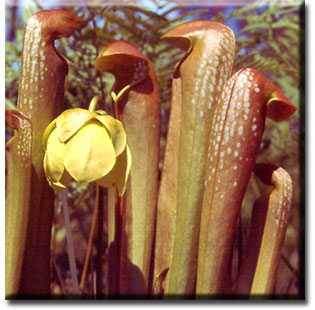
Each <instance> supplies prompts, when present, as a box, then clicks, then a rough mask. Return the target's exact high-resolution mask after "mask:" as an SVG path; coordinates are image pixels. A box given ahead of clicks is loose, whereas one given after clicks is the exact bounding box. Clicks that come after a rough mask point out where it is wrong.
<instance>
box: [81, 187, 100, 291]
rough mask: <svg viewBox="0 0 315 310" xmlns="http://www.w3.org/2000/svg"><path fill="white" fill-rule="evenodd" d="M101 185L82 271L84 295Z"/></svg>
mask: <svg viewBox="0 0 315 310" xmlns="http://www.w3.org/2000/svg"><path fill="white" fill-rule="evenodd" d="M99 188H100V187H99V185H96V194H95V204H94V212H93V219H92V226H91V230H90V236H89V243H88V248H87V252H86V256H85V261H84V266H83V271H82V277H81V282H80V292H81V294H82V292H83V289H84V282H85V278H86V272H87V267H88V265H89V261H90V256H91V251H92V244H93V236H94V231H95V226H96V219H97V215H98V212H97V211H98V201H99Z"/></svg>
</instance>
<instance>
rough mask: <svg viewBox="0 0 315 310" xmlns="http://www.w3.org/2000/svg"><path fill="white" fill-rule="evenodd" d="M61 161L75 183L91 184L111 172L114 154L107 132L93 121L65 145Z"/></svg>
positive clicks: (114, 158) (114, 159)
mask: <svg viewBox="0 0 315 310" xmlns="http://www.w3.org/2000/svg"><path fill="white" fill-rule="evenodd" d="M63 160H64V165H65V168H66V169H67V170H68V172H69V173H70V174H71V176H72V177H73V178H74V179H75V180H76V181H78V182H93V181H96V180H98V179H100V178H102V177H103V176H104V175H106V174H107V173H108V172H109V171H111V169H112V168H113V167H114V165H115V162H116V153H115V149H114V146H113V144H112V141H111V139H110V136H109V134H108V132H107V130H106V129H105V128H104V126H103V125H102V124H100V123H99V122H98V121H95V120H93V121H90V122H88V123H86V124H85V125H84V126H83V127H82V128H81V129H80V130H79V131H78V132H77V133H76V134H75V135H74V136H73V137H72V138H71V139H70V140H69V141H68V142H67V143H66V147H65V151H64V156H63Z"/></svg>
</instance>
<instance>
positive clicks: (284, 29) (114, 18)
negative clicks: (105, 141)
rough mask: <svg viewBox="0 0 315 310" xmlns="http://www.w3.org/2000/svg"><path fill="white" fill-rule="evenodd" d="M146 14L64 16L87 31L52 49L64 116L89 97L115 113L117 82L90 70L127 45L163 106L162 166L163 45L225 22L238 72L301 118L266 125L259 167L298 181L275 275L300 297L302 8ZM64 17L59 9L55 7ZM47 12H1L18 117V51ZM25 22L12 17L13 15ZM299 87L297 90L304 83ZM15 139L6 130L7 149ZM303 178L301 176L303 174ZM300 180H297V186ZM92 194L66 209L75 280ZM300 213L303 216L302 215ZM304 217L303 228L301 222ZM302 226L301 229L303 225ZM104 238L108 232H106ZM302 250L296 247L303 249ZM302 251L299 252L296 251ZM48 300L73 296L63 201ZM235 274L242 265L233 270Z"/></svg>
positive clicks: (167, 60)
mask: <svg viewBox="0 0 315 310" xmlns="http://www.w3.org/2000/svg"><path fill="white" fill-rule="evenodd" d="M148 2H149V3H150V7H152V8H151V9H147V8H144V7H143V6H141V5H139V6H119V5H117V6H107V7H87V6H76V7H69V6H66V7H63V8H66V9H68V10H71V11H73V12H75V13H77V14H78V15H80V16H82V17H84V18H85V19H86V20H87V23H86V24H85V25H84V26H83V28H82V29H80V30H79V31H77V32H75V33H74V35H73V36H72V37H71V38H70V39H62V40H60V41H58V42H56V47H57V50H58V52H59V53H60V54H61V55H63V57H65V58H66V59H67V61H68V64H69V69H70V70H69V78H68V87H67V91H66V94H65V108H66V109H68V108H74V107H81V108H88V104H89V101H90V100H91V98H92V97H93V96H95V95H101V96H102V97H103V98H104V99H105V102H106V107H105V109H106V110H107V111H108V112H112V106H111V99H110V95H109V94H110V89H111V87H112V85H113V82H114V79H113V77H112V76H111V75H109V74H100V73H99V72H97V71H96V69H95V68H94V65H93V63H94V60H95V59H96V57H97V56H98V54H99V53H100V52H101V51H102V49H103V48H104V47H105V46H106V45H107V44H108V43H109V42H111V41H113V40H120V39H122V40H125V41H128V42H130V43H132V44H134V45H135V46H136V47H137V48H138V49H139V50H140V51H141V52H142V53H143V54H145V55H146V56H147V57H148V58H149V59H150V60H151V61H152V63H153V65H154V68H155V70H156V73H157V76H158V81H159V86H160V90H161V99H162V138H161V146H162V148H161V158H162V154H163V148H164V145H165V137H166V132H167V121H168V115H169V109H170V97H171V83H172V72H173V69H174V66H175V64H176V63H177V62H178V60H179V59H180V58H181V57H182V56H183V52H182V51H180V50H178V49H175V48H173V47H171V46H170V45H167V44H166V43H164V42H163V41H162V40H161V39H160V37H161V36H162V35H163V34H164V33H165V32H166V31H167V30H169V29H170V28H172V27H174V26H175V25H177V24H180V23H183V22H185V21H189V20H195V19H207V20H216V21H220V22H223V23H225V24H227V25H228V26H230V27H231V28H232V29H233V31H234V33H235V36H236V44H237V46H236V57H235V67H234V72H236V71H237V70H239V69H241V68H243V67H247V66H252V67H254V68H256V69H257V70H259V71H261V72H262V73H264V74H265V75H266V76H267V77H268V78H269V79H270V80H271V81H272V82H273V83H274V84H276V85H277V86H278V87H279V88H280V89H281V91H282V92H283V93H284V94H285V95H286V96H287V97H288V98H289V99H290V100H291V102H292V103H293V104H294V105H295V106H296V107H297V108H298V110H297V112H296V113H295V114H294V115H293V116H292V117H291V118H290V119H289V120H288V121H286V122H283V123H279V124H276V123H274V122H272V121H270V120H267V122H266V130H265V134H264V137H263V143H262V146H261V154H260V156H259V159H258V162H269V163H273V164H276V165H280V166H282V167H284V168H285V169H286V170H287V171H288V172H289V173H290V175H291V176H292V178H293V180H294V201H293V212H292V215H291V221H290V225H289V227H288V231H287V237H286V240H285V248H284V251H283V260H282V262H281V265H280V268H279V280H278V283H277V287H276V292H277V293H281V294H296V293H298V292H302V291H303V290H304V285H303V281H300V280H303V279H304V275H303V261H302V260H300V259H299V253H302V252H303V248H304V239H303V231H304V225H303V214H304V211H303V207H304V206H303V204H302V202H303V196H304V192H303V186H302V187H301V185H303V169H304V163H303V161H300V159H303V156H304V155H303V150H304V126H303V121H302V122H301V117H302V118H303V117H304V105H303V90H304V88H303V75H304V66H303V59H304V58H303V56H304V54H303V49H302V48H301V46H303V41H302V42H301V40H303V38H304V34H303V33H302V31H303V27H301V26H302V24H301V23H302V22H303V15H302V13H303V12H302V11H301V10H300V8H299V7H298V6H295V7H290V6H281V5H279V4H278V3H277V2H278V1H268V3H269V5H266V4H264V1H260V2H259V3H260V4H259V5H249V6H244V7H192V6H188V7H181V6H178V4H176V3H172V1H155V0H149V1H147V2H146V3H148ZM60 8H62V6H60ZM40 9H48V7H42V6H41V5H40V4H39V3H38V2H37V1H34V5H32V6H29V7H23V8H22V11H18V8H17V7H16V8H14V7H10V8H9V7H7V14H6V16H7V21H6V22H7V26H8V29H9V31H7V33H6V35H7V38H6V39H7V40H6V46H5V48H6V59H5V63H6V67H5V70H6V71H5V83H6V92H5V97H6V100H5V105H6V107H9V108H15V107H16V102H17V92H18V83H19V63H20V57H21V50H22V39H23V29H24V25H25V22H26V20H27V19H28V18H29V17H30V16H31V14H32V13H34V12H36V11H38V10H40ZM19 12H20V14H21V16H18V14H19ZM301 78H302V80H301ZM10 136H12V132H11V131H10V130H9V129H8V128H6V140H8V139H9V138H10ZM301 173H302V174H301ZM301 175H302V177H301ZM268 190H270V189H268V188H267V187H266V186H263V185H261V184H260V183H259V181H257V180H256V179H255V178H254V177H253V178H252V179H251V182H250V184H249V186H248V191H247V194H246V197H245V200H244V204H243V209H242V217H241V222H240V229H239V234H238V238H237V240H236V242H235V251H238V253H240V249H241V248H242V246H243V245H244V244H245V243H246V238H247V235H248V229H249V224H250V215H251V208H252V205H253V202H254V200H255V199H256V198H257V197H259V196H260V195H261V194H263V193H264V192H266V191H268ZM94 196H95V187H94V185H93V184H90V185H87V184H77V183H73V184H72V185H71V186H70V187H69V188H68V189H67V202H68V205H69V207H70V210H71V225H72V231H73V237H74V245H75V253H76V260H77V268H78V273H79V275H80V272H81V270H82V265H83V262H84V256H85V253H86V248H87V242H88V235H89V230H90V227H91V219H92V211H93V207H94ZM300 207H302V208H300ZM301 216H302V221H301ZM301 224H302V225H301ZM104 229H105V231H106V227H104ZM300 241H301V242H300ZM300 250H302V251H300ZM52 253H53V255H52V265H53V267H54V268H53V269H52V270H53V274H52V279H53V281H52V291H53V292H55V293H58V292H63V293H67V292H70V291H71V288H70V286H71V283H70V273H69V265H68V257H67V247H66V231H65V228H64V225H63V219H62V216H61V208H60V199H58V197H57V199H56V209H55V219H54V226H53V238H52ZM235 266H236V267H235V268H237V266H238V262H237V261H236V262H235ZM93 270H94V267H93V257H92V260H91V263H90V273H89V278H88V279H87V285H86V288H85V290H86V292H87V293H91V292H93V282H94V280H93V279H94V276H95V272H93Z"/></svg>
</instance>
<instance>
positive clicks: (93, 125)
mask: <svg viewBox="0 0 315 310" xmlns="http://www.w3.org/2000/svg"><path fill="white" fill-rule="evenodd" d="M94 99H95V98H93V99H92V101H91V104H90V108H89V110H84V109H79V108H77V109H70V110H66V111H64V112H63V113H62V114H61V115H59V116H58V117H57V118H56V119H54V120H53V121H52V122H51V123H50V124H49V125H48V127H47V128H46V130H45V132H44V134H43V147H44V150H45V155H44V170H45V174H46V178H47V181H48V183H49V185H50V186H51V187H52V188H53V189H54V190H55V191H56V192H58V191H61V190H63V189H64V188H66V186H67V185H68V184H69V183H70V182H71V180H72V179H74V180H76V181H78V182H93V181H96V183H97V184H99V185H101V186H104V187H114V186H115V187H117V189H118V193H119V195H120V196H122V195H123V193H124V191H125V188H126V183H127V179H128V175H129V172H130V166H131V154H130V150H129V148H128V145H127V144H126V133H125V130H124V128H123V125H122V124H121V122H120V121H119V120H117V119H115V118H113V117H111V116H110V115H108V114H107V113H106V112H105V111H96V112H94V109H95V100H94Z"/></svg>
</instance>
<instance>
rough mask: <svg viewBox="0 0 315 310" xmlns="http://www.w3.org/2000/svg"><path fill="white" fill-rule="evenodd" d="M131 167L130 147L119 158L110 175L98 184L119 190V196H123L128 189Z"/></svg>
mask: <svg viewBox="0 0 315 310" xmlns="http://www.w3.org/2000/svg"><path fill="white" fill-rule="evenodd" d="M130 167H131V153H130V150H129V147H128V145H126V147H125V150H124V152H123V153H122V154H120V156H118V157H117V161H116V164H115V166H114V168H113V169H112V170H111V171H110V173H109V174H107V175H105V176H104V177H103V178H102V179H100V180H98V181H97V182H96V183H97V184H99V185H101V186H103V187H114V186H116V187H117V189H118V194H119V196H122V195H123V194H124V192H125V189H126V184H127V180H128V176H129V172H130Z"/></svg>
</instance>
